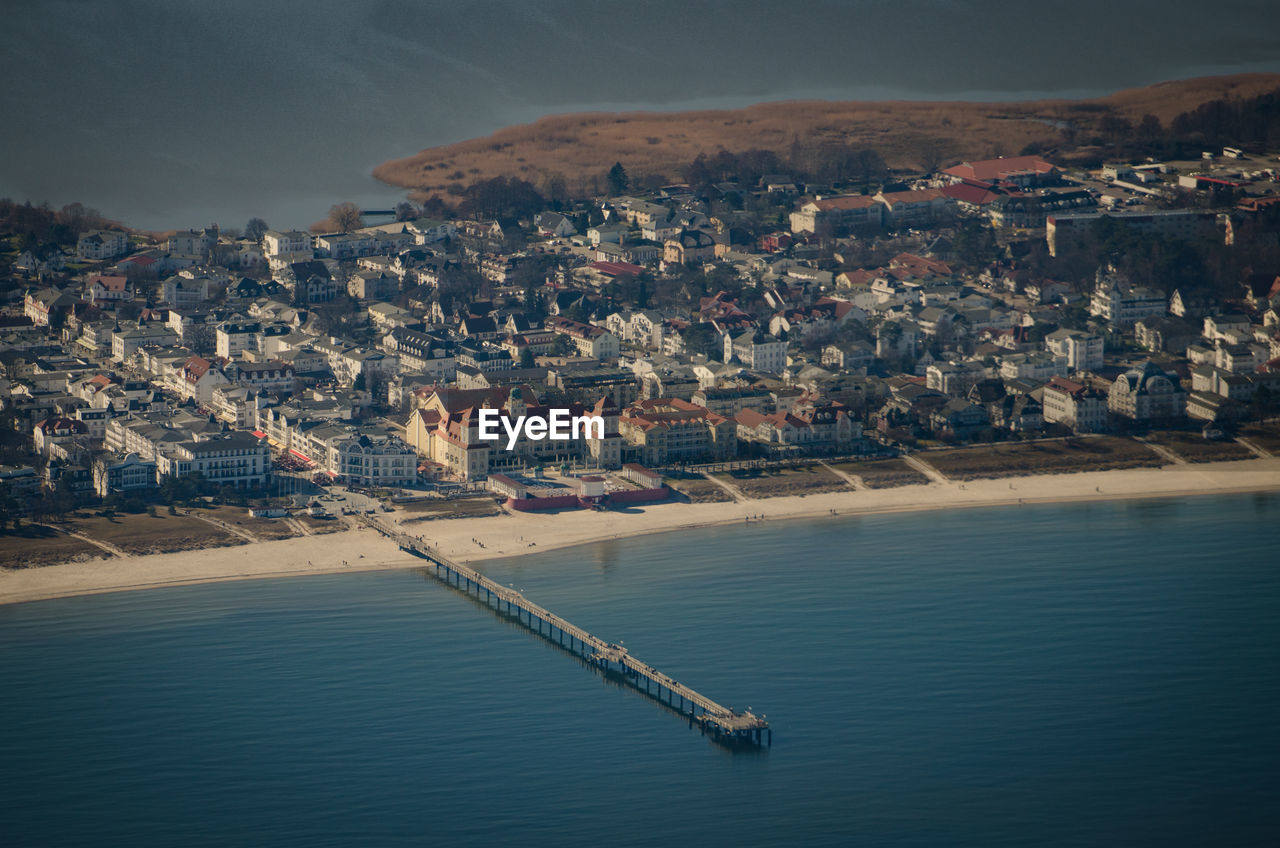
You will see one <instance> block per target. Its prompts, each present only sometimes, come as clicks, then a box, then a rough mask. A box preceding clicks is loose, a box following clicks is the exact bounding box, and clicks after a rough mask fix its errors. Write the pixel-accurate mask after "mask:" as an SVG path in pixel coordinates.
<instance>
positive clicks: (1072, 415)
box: [1041, 377, 1107, 433]
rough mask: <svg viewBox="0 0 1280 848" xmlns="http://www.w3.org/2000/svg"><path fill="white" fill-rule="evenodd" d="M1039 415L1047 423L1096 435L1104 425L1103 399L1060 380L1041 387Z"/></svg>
mask: <svg viewBox="0 0 1280 848" xmlns="http://www.w3.org/2000/svg"><path fill="white" fill-rule="evenodd" d="M1041 405H1042V407H1043V415H1044V420H1045V423H1047V424H1062V425H1064V426H1066V427H1070V428H1071V429H1073V430H1075V431H1076V432H1077V433H1099V432H1101V431H1102V430H1104V429H1106V426H1107V399H1106V398H1105V397H1104V396H1103V395H1102V393H1101V392H1098V391H1096V390H1094V389H1091V388H1089V387H1088V386H1085V385H1083V384H1081V383H1077V382H1075V381H1073V380H1068V379H1066V378H1064V377H1054V378H1053V379H1052V380H1050V381H1049V382H1048V383H1046V384H1045V387H1044V394H1043V400H1042V402H1041Z"/></svg>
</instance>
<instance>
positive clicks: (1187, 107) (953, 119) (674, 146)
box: [371, 71, 1280, 200]
mask: <svg viewBox="0 0 1280 848" xmlns="http://www.w3.org/2000/svg"><path fill="white" fill-rule="evenodd" d="M1278 81H1280V74H1275V73H1271V72H1266V71H1252V72H1250V71H1245V72H1240V73H1234V74H1215V75H1209V76H1196V77H1189V78H1184V79H1172V80H1165V81H1163V82H1158V83H1153V84H1149V85H1141V86H1136V87H1126V88H1120V89H1115V90H1112V91H1110V92H1108V93H1100V94H1096V95H1093V96H1084V97H1080V96H1070V95H1069V94H1067V95H1060V96H1054V95H1052V94H1051V93H1044V94H1046V96H1043V97H1032V98H1031V99H1027V98H1026V97H1019V98H1017V99H1008V100H1006V99H996V100H991V99H971V98H968V97H962V98H958V99H942V100H939V99H930V98H929V97H927V96H920V97H910V96H906V97H903V96H895V97H891V98H889V99H874V98H873V99H848V98H834V99H832V98H823V97H817V98H814V97H800V98H787V97H783V98H773V99H766V100H762V101H758V102H754V103H751V104H749V105H746V106H738V107H729V108H724V107H704V108H699V107H696V106H692V107H688V108H681V107H680V106H678V105H676V106H675V107H674V108H653V109H645V108H640V109H629V108H622V109H605V110H600V109H598V108H594V107H593V106H592V104H580V105H581V109H580V110H578V111H553V112H550V113H547V114H542V115H540V116H538V117H534V118H532V119H531V120H530V119H526V120H522V121H519V122H517V123H515V124H509V125H507V126H504V127H501V128H499V129H496V130H494V131H492V132H491V133H489V134H487V135H482V136H476V137H472V138H467V139H463V140H460V141H455V142H452V143H446V144H436V145H432V146H429V147H424V148H420V149H419V150H417V151H416V152H409V153H406V154H405V155H403V156H398V157H395V158H392V159H388V160H386V161H384V162H380V163H379V164H377V165H376V166H374V168H373V170H372V172H371V176H372V177H373V179H375V180H377V181H378V182H380V183H382V184H384V185H387V186H391V187H393V188H395V189H399V190H403V191H407V192H409V193H410V196H411V197H417V198H418V199H419V200H421V199H425V198H426V197H429V196H430V195H432V194H435V195H438V196H441V197H448V194H449V190H450V189H449V186H450V185H451V184H453V183H458V184H461V185H463V186H464V187H465V186H469V185H472V184H474V183H476V182H479V181H481V180H486V179H492V178H494V177H498V176H506V177H515V178H520V179H526V178H530V175H531V174H538V173H541V172H546V173H548V174H559V175H561V176H565V177H567V178H570V179H572V178H575V177H576V178H578V179H579V180H587V179H589V178H593V177H598V176H600V175H603V174H604V173H605V172H607V171H608V169H609V167H610V165H612V164H613V163H614V162H621V163H623V164H624V165H625V166H626V168H627V169H628V171H629V172H634V174H636V175H639V174H649V175H661V176H663V177H664V178H668V179H677V180H678V179H680V177H679V174H680V169H681V168H683V167H684V166H685V165H687V164H688V163H689V162H692V161H694V159H695V158H696V157H697V156H698V155H699V154H700V153H710V152H713V151H715V150H718V149H724V150H728V151H731V152H739V153H740V152H742V151H745V150H751V149H764V150H770V151H772V152H774V153H776V154H779V155H786V151H787V150H789V149H790V145H791V142H792V140H793V139H794V138H795V137H796V135H797V134H799V135H800V136H801V137H809V136H812V137H813V138H817V139H825V140H828V141H838V142H839V143H842V144H845V145H847V146H851V147H855V148H857V147H864V148H868V149H872V150H876V151H878V152H879V153H880V154H881V155H882V156H883V157H884V159H885V161H886V162H887V163H888V165H889V166H890V167H891V168H905V169H915V168H919V167H923V166H922V162H923V161H925V160H927V159H929V158H931V157H932V156H934V155H936V151H937V150H938V149H939V148H941V149H945V150H947V151H948V152H949V155H948V158H949V159H954V160H957V161H959V160H962V159H978V158H983V157H984V156H986V155H987V153H986V151H989V150H990V149H991V148H992V147H993V146H998V147H1002V148H1004V149H1008V150H1019V149H1023V148H1024V147H1026V146H1028V145H1030V144H1037V143H1038V144H1044V145H1048V146H1050V147H1053V146H1056V145H1058V144H1059V143H1060V138H1059V135H1060V134H1059V132H1058V130H1057V129H1055V128H1054V126H1053V123H1054V122H1062V121H1066V122H1072V123H1073V124H1076V125H1077V126H1078V128H1079V130H1080V132H1081V133H1082V134H1083V133H1088V132H1092V131H1094V130H1096V129H1097V128H1096V127H1095V124H1096V123H1097V121H1098V120H1099V116H1100V115H1103V114H1112V113H1114V114H1116V115H1119V116H1121V117H1125V118H1128V119H1130V120H1131V121H1133V122H1134V123H1137V121H1138V120H1139V119H1140V118H1141V117H1142V116H1143V115H1145V114H1154V115H1156V116H1157V117H1159V118H1160V120H1161V121H1164V122H1166V123H1167V122H1169V121H1171V120H1173V118H1174V117H1176V116H1177V115H1179V114H1181V113H1184V112H1188V111H1191V110H1193V109H1195V108H1197V107H1198V106H1200V105H1202V104H1203V103H1206V102H1209V101H1212V100H1216V99H1221V98H1237V97H1247V96H1253V95H1257V94H1262V93H1265V92H1268V91H1270V90H1272V89H1273V88H1275V86H1276V84H1277V82H1278ZM974 94H979V95H980V94H981V92H974ZM1028 94H1034V92H1028ZM624 106H625V104H624ZM1082 106H1084V107H1086V108H1083V109H1082V108H1081V107H1082ZM1088 107H1094V108H1088ZM583 109H585V111H583ZM590 193H591V192H590V191H588V189H587V188H586V184H585V182H583V183H582V184H581V185H580V186H579V187H578V188H577V189H575V191H574V194H575V196H577V195H582V196H587V195H588V194H590Z"/></svg>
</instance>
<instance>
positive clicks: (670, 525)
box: [0, 459, 1280, 604]
mask: <svg viewBox="0 0 1280 848" xmlns="http://www.w3.org/2000/svg"><path fill="white" fill-rule="evenodd" d="M1269 491H1280V459H1255V460H1246V461H1241V462H1219V463H1205V464H1201V465H1173V466H1165V467H1163V468H1150V469H1135V470H1125V471H1098V472H1087V473H1081V474H1059V475H1040V476H1032V477H1011V478H1003V479H998V480H974V481H969V482H966V483H956V482H946V483H929V484H927V485H916V486H902V487H899V488H894V489H878V490H860V491H847V492H832V493H829V494H817V495H808V496H805V497H779V498H768V499H763V500H745V501H735V502H727V503H705V504H688V503H664V504H654V505H646V506H643V507H634V508H627V509H622V510H610V511H606V512H590V511H586V510H567V511H563V512H558V513H551V514H547V513H542V514H538V513H519V512H514V513H510V514H503V515H497V516H491V517H485V518H459V519H448V520H436V521H408V522H405V523H403V524H402V525H401V527H402V529H403V530H404V531H405V532H407V533H410V534H412V535H414V536H422V537H423V538H424V539H425V540H427V541H428V542H430V543H431V544H432V545H434V546H435V547H436V548H437V549H438V550H439V551H441V552H442V553H443V554H445V555H447V556H449V557H452V558H454V559H457V560H460V561H464V562H472V563H476V562H481V561H483V560H486V559H492V558H496V557H506V556H515V555H518V554H523V553H538V552H542V551H547V550H552V549H556V548H564V547H569V546H572V545H581V544H588V543H591V542H598V541H604V540H610V539H619V538H624V537H630V536H640V535H645V534H649V533H663V532H668V531H673V530H683V529H689V528H694V527H708V526H713V525H731V524H742V523H746V522H753V521H765V522H772V521H784V520H788V519H797V518H823V517H829V518H837V519H838V518H839V517H840V516H849V515H868V514H874V513H889V512H913V511H921V510H933V509H957V508H975V507H987V506H1002V505H1010V506H1016V505H1019V504H1039V503H1066V502H1073V501H1107V500H1121V499H1135V498H1150V497H1176V496H1193V495H1211V494H1230V493H1244V492H1269ZM410 517H411V516H408V515H405V514H403V513H396V514H395V515H394V516H385V517H384V520H385V519H386V518H393V519H396V520H403V519H405V518H410ZM420 562H421V561H420V560H416V559H414V558H412V557H409V556H406V555H405V554H404V553H402V552H401V551H400V550H399V549H398V548H397V547H396V546H395V545H393V544H392V543H391V542H389V541H388V540H387V539H385V538H384V537H382V536H381V535H379V534H378V533H376V532H375V531H372V530H347V531H344V532H340V533H331V534H326V535H322V536H306V537H299V538H293V539H284V540H280V541H274V542H261V543H258V544H255V545H251V546H247V547H235V548H210V549H206V550H199V551H185V552H181V553H171V554H155V555H151V556H134V557H114V558H107V559H95V560H90V561H86V562H75V563H66V564H62V565H51V566H45V567H42V568H28V569H15V570H8V571H0V604H7V603H21V602H27V601H38V600H46V599H50V598H60V597H67V596H72V595H88V594H97V593H101V592H117V591H129V590H137V589H149V588H159V587H164V586H181V585H189V584H194V583H207V582H214V581H223V580H246V579H255V578H256V579H261V578H278V577H290V576H299V575H307V574H333V573H343V572H349V571H371V570H379V569H390V568H413V567H416V566H417V565H418V564H419V563H420Z"/></svg>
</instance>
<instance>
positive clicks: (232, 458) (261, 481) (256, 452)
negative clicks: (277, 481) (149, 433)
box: [156, 431, 271, 489]
mask: <svg viewBox="0 0 1280 848" xmlns="http://www.w3.org/2000/svg"><path fill="white" fill-rule="evenodd" d="M156 467H157V470H158V471H159V473H160V475H161V476H164V477H188V476H191V475H193V474H199V475H201V476H202V477H203V478H204V479H205V480H207V481H208V482H209V483H211V484H213V485H215V486H231V487H234V488H237V489H244V488H253V487H255V486H265V485H266V483H267V480H268V479H269V478H270V476H271V450H270V449H269V448H268V447H267V442H266V440H265V439H260V438H258V437H257V436H255V435H253V434H252V433H245V432H239V431H235V432H229V433H216V434H212V435H207V436H202V437H200V438H199V439H198V440H196V441H189V442H182V443H180V444H177V445H174V446H173V447H172V448H171V449H169V450H167V451H163V452H161V453H160V454H159V455H158V456H157V457H156Z"/></svg>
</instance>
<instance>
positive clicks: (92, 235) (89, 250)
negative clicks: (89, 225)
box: [76, 230, 129, 260]
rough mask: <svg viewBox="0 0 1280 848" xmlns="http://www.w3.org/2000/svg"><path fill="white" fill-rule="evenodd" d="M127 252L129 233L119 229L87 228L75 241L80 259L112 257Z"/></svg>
mask: <svg viewBox="0 0 1280 848" xmlns="http://www.w3.org/2000/svg"><path fill="white" fill-rule="evenodd" d="M128 252H129V234H128V233H126V232H123V231H121V230H89V231H88V232H87V233H83V234H81V236H80V238H79V239H78V240H77V241H76V254H77V255H78V256H79V257H80V258H81V259H89V260H99V259H114V258H116V257H117V256H123V255H124V254H126V253H128Z"/></svg>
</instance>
